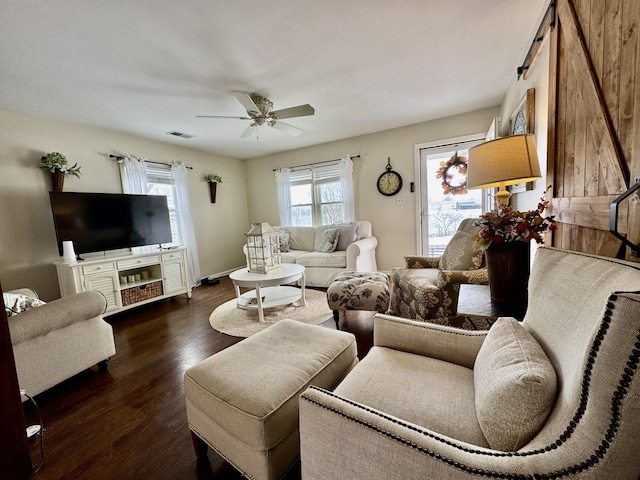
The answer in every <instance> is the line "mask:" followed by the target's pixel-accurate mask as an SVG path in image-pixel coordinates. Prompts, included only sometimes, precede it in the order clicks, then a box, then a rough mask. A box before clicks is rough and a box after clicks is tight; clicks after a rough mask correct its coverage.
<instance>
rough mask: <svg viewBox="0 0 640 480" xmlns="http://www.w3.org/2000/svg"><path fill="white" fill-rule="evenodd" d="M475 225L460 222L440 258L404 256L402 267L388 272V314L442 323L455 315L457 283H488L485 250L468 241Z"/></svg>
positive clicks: (470, 221)
mask: <svg viewBox="0 0 640 480" xmlns="http://www.w3.org/2000/svg"><path fill="white" fill-rule="evenodd" d="M474 222H475V219H472V218H467V219H465V220H463V221H462V223H461V224H460V226H459V227H458V230H457V232H456V233H455V235H454V236H453V237H452V238H451V241H450V242H449V244H448V245H447V247H446V249H445V251H444V252H443V254H442V256H440V257H422V256H407V257H404V260H405V266H404V268H394V269H393V270H392V271H391V284H392V292H391V305H390V312H391V313H393V314H394V315H397V316H400V317H403V318H409V319H413V320H420V321H426V320H429V321H432V322H435V323H443V322H444V320H442V319H444V318H447V317H452V316H454V315H456V314H457V312H458V295H459V293H460V284H462V283H474V284H486V283H487V282H488V279H489V277H488V274H487V268H486V265H485V260H484V251H483V250H482V249H480V248H479V247H478V246H477V245H476V242H474V241H473V240H471V236H472V235H473V234H474V233H475V232H476V231H477V230H478V227H474V225H473V224H474Z"/></svg>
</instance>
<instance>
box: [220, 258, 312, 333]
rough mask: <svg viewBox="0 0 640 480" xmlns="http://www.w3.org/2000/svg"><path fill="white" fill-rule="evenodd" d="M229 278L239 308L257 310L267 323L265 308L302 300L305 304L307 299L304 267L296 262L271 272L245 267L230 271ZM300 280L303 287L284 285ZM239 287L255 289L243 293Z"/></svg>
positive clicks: (259, 316)
mask: <svg viewBox="0 0 640 480" xmlns="http://www.w3.org/2000/svg"><path fill="white" fill-rule="evenodd" d="M229 278H230V279H231V281H232V282H233V286H234V288H235V290H236V299H237V302H238V308H247V309H251V308H257V309H258V318H259V320H260V321H261V322H262V321H264V309H265V308H272V307H280V306H283V305H289V304H290V303H293V302H295V301H296V300H300V299H302V304H303V305H306V304H307V302H306V299H305V296H304V286H305V277H304V267H303V266H302V265H296V264H294V263H284V264H282V268H280V269H278V270H274V271H272V272H269V273H251V272H249V270H248V269H247V268H246V267H245V268H241V269H240V270H236V271H235V272H231V274H230V275H229ZM296 280H301V288H297V287H291V286H285V285H283V284H286V283H292V282H295V281H296ZM240 287H245V288H253V289H254V290H250V291H248V292H245V293H243V294H241V293H240Z"/></svg>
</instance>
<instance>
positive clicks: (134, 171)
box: [120, 154, 156, 254]
mask: <svg viewBox="0 0 640 480" xmlns="http://www.w3.org/2000/svg"><path fill="white" fill-rule="evenodd" d="M120 180H121V182H122V192H123V193H130V194H138V195H146V194H147V167H146V164H145V163H144V160H143V159H142V158H136V157H131V156H129V155H128V154H127V155H126V156H125V157H124V159H123V160H122V163H120ZM155 248H156V247H155V246H152V245H147V246H145V247H131V253H134V254H137V253H150V252H153V251H154V250H155Z"/></svg>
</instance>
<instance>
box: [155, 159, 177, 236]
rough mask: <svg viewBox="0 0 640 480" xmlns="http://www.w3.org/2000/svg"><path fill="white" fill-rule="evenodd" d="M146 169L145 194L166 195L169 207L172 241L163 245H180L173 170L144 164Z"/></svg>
mask: <svg viewBox="0 0 640 480" xmlns="http://www.w3.org/2000/svg"><path fill="white" fill-rule="evenodd" d="M146 171H147V194H148V195H164V196H165V197H167V206H168V207H169V220H170V221H171V236H172V238H173V241H172V242H171V244H169V245H165V246H174V245H175V246H177V245H181V244H182V242H181V238H180V219H179V215H178V210H177V208H176V188H175V180H174V178H173V172H172V171H171V168H170V167H169V166H166V167H165V166H163V165H156V164H152V163H147V164H146Z"/></svg>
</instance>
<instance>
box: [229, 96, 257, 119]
mask: <svg viewBox="0 0 640 480" xmlns="http://www.w3.org/2000/svg"><path fill="white" fill-rule="evenodd" d="M231 94H232V95H233V96H234V97H236V98H237V99H238V101H239V102H240V103H241V104H242V106H243V107H244V108H245V110H246V111H247V112H248V113H256V114H258V115H259V114H260V109H259V108H258V106H257V105H256V104H255V103H254V101H253V99H252V98H251V96H250V95H249V94H247V93H243V92H231Z"/></svg>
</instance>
